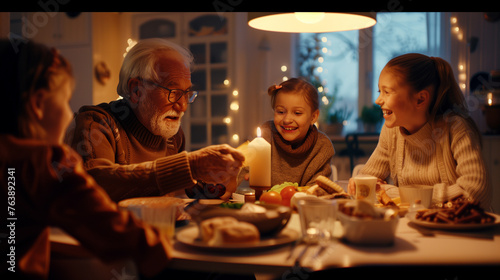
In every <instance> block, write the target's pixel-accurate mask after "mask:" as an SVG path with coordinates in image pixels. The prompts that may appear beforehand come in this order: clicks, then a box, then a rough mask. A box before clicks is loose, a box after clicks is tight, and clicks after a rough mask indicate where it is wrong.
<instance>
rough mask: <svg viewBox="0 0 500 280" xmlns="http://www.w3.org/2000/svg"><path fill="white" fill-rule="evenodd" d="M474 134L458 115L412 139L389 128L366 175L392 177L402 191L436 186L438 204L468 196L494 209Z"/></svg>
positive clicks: (435, 196) (383, 135)
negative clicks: (402, 188)
mask: <svg viewBox="0 0 500 280" xmlns="http://www.w3.org/2000/svg"><path fill="white" fill-rule="evenodd" d="M472 131H473V130H472V129H471V128H470V126H469V124H468V123H467V122H466V121H465V120H464V119H463V118H461V117H458V116H454V117H451V118H449V119H448V120H447V121H446V122H444V121H442V122H441V124H440V125H434V126H432V125H431V124H430V123H427V124H426V125H425V126H423V127H422V128H421V129H420V130H419V131H417V132H416V133H414V134H411V135H408V134H406V133H404V130H403V129H402V128H400V127H394V128H387V127H386V126H384V127H383V128H382V132H381V134H380V139H379V143H378V145H377V147H376V149H375V151H374V152H373V154H372V155H371V157H370V159H369V160H368V162H367V163H366V165H365V166H364V167H363V169H362V170H361V173H363V174H369V175H373V176H376V177H378V178H382V179H385V178H388V177H390V179H391V180H392V183H393V184H394V185H396V186H403V185H412V184H420V185H430V186H435V188H434V193H433V200H438V201H444V200H447V199H451V198H453V197H455V196H457V195H459V194H464V195H466V196H470V197H472V198H474V199H476V200H478V201H480V203H481V206H482V207H483V208H485V209H489V207H490V204H491V194H492V190H491V188H490V186H489V180H488V175H487V172H486V168H485V164H484V161H483V158H482V155H481V142H480V137H479V135H475V134H473V132H472Z"/></svg>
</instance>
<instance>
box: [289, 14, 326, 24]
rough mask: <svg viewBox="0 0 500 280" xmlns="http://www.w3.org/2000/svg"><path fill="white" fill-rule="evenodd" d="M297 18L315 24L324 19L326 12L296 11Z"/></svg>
mask: <svg viewBox="0 0 500 280" xmlns="http://www.w3.org/2000/svg"><path fill="white" fill-rule="evenodd" d="M295 18H297V19H298V20H299V21H301V22H303V23H307V24H314V23H318V22H320V21H321V20H322V19H324V18H325V13H321V12H319V13H295Z"/></svg>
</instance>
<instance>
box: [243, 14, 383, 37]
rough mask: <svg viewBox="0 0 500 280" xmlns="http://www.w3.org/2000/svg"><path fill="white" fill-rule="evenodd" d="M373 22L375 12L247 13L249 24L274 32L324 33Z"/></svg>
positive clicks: (371, 24)
mask: <svg viewBox="0 0 500 280" xmlns="http://www.w3.org/2000/svg"><path fill="white" fill-rule="evenodd" d="M375 23H377V20H376V19H375V13H361V12H360V13H340V12H339V13H332V12H296V13H266V12H249V13H248V25H249V26H251V27H253V28H255V29H260V30H266V31H275V32H289V33H326V32H336V31H348V30H358V29H363V28H368V27H371V26H373V25H375Z"/></svg>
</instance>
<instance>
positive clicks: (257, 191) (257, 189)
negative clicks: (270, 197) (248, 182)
mask: <svg viewBox="0 0 500 280" xmlns="http://www.w3.org/2000/svg"><path fill="white" fill-rule="evenodd" d="M250 188H252V189H254V190H255V201H259V199H260V196H261V195H262V192H264V191H267V190H269V189H270V188H271V186H250Z"/></svg>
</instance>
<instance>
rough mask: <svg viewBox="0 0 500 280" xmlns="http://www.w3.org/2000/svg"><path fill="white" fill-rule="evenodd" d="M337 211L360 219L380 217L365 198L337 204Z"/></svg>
mask: <svg viewBox="0 0 500 280" xmlns="http://www.w3.org/2000/svg"><path fill="white" fill-rule="evenodd" d="M339 211H340V212H342V213H344V214H346V215H348V216H352V217H356V218H361V219H380V218H383V216H382V214H381V213H380V212H379V211H377V210H376V209H375V207H374V206H373V205H371V203H369V202H368V201H366V200H363V199H360V200H353V201H349V202H346V203H341V204H340V205H339Z"/></svg>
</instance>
